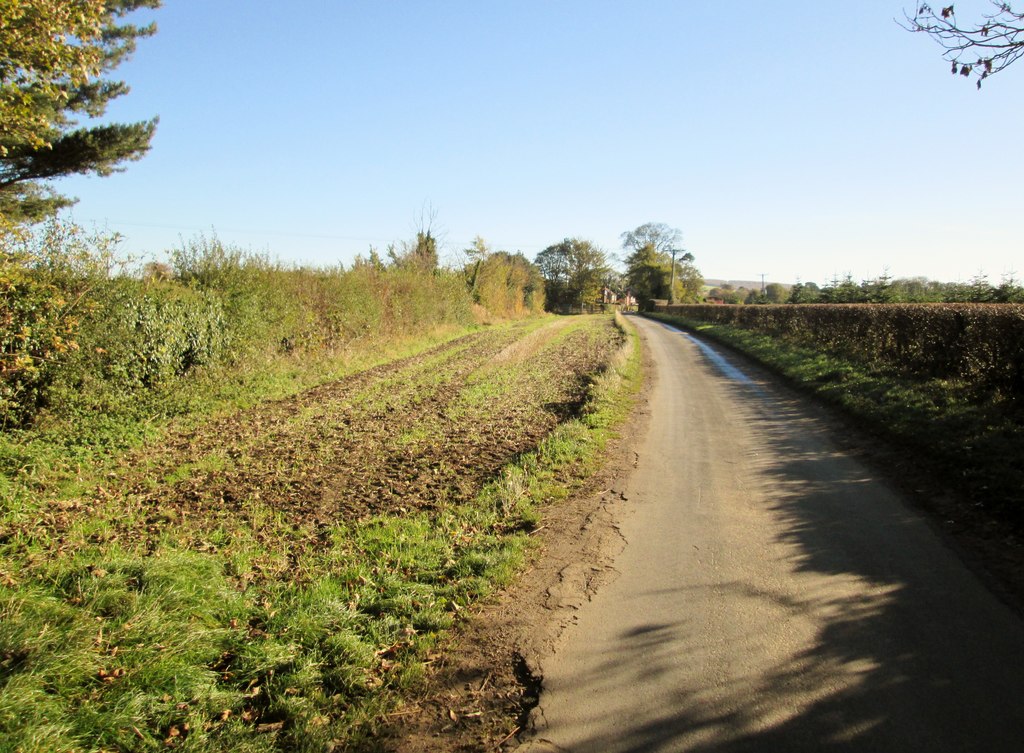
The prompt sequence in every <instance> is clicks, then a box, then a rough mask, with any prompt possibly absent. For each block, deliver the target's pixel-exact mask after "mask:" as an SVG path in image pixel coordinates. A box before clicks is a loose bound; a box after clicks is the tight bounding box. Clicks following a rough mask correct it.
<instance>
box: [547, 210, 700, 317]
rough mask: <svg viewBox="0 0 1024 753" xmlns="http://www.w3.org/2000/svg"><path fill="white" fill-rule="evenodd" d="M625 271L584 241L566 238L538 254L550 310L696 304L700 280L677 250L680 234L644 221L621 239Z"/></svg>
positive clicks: (689, 260) (691, 259)
mask: <svg viewBox="0 0 1024 753" xmlns="http://www.w3.org/2000/svg"><path fill="white" fill-rule="evenodd" d="M621 240H622V249H623V251H624V252H625V254H626V257H625V260H624V266H625V270H624V271H619V270H617V269H615V267H614V266H613V265H612V263H611V259H610V258H609V255H608V253H607V252H606V251H604V250H603V249H601V248H599V247H598V246H596V245H595V244H594V243H592V242H590V241H588V240H584V239H582V238H566V239H564V240H563V241H561V242H560V243H556V244H554V245H552V246H548V247H547V248H545V249H544V250H543V251H541V252H540V253H539V254H537V258H536V264H537V267H538V268H539V270H540V274H541V275H542V276H543V278H544V283H545V295H546V298H547V308H548V310H549V311H571V310H580V309H585V308H586V307H587V306H593V305H597V304H601V303H610V302H613V301H614V302H622V301H627V302H630V301H631V302H635V304H636V305H638V306H639V307H640V308H650V307H651V305H652V302H653V301H655V300H664V301H672V302H676V303H696V302H697V301H699V300H701V291H702V290H703V286H704V278H703V276H702V275H701V273H700V270H698V269H697V267H696V266H695V264H694V256H693V254H691V253H689V252H688V251H686V250H685V249H682V248H680V247H679V246H680V243H681V241H682V233H681V232H680V231H679V230H678V229H677V228H672V227H669V226H668V225H666V224H664V223H655V222H648V223H646V224H644V225H640V226H639V227H637V228H635V229H634V230H629V231H626V232H624V233H622V235H621Z"/></svg>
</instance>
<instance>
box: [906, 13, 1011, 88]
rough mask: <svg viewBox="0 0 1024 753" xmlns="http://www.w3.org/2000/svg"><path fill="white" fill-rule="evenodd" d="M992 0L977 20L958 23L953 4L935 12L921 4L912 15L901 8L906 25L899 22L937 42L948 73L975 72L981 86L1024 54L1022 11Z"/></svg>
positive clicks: (963, 74) (968, 76) (967, 76)
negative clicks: (940, 47) (948, 68)
mask: <svg viewBox="0 0 1024 753" xmlns="http://www.w3.org/2000/svg"><path fill="white" fill-rule="evenodd" d="M991 2H992V6H993V11H992V12H991V13H985V14H982V21H981V22H979V23H975V24H961V23H960V22H959V21H958V20H957V17H956V11H955V10H954V6H952V5H948V6H945V7H943V8H940V9H939V10H938V11H935V10H934V9H933V8H932V7H931V6H930V5H928V4H927V3H922V4H921V5H920V6H918V8H917V11H916V12H915V13H914V14H913V15H911V14H909V13H906V12H905V11H904V14H903V15H904V17H905V18H906V24H900V25H901V26H903V28H905V29H907V30H908V31H912V32H924V33H925V34H927V35H928V36H930V37H931V38H932V39H934V40H935V41H936V42H938V44H940V45H941V46H942V48H943V49H944V50H945V53H944V54H943V57H945V58H946V60H948V61H949V63H950V68H951V72H952V73H953V74H954V75H955V74H958V73H959V74H960V75H961V76H964V77H965V78H970V76H971V75H972V74H973V75H976V76H977V77H978V78H977V86H978V88H979V89H980V88H981V83H982V81H984V80H985V79H986V78H988V77H989V76H991V75H993V74H995V73H998V72H999V71H1001V70H1003V69H1004V68H1006V67H1007V66H1009V65H1011V64H1012V63H1014V62H1016V61H1017V60H1019V59H1020V58H1021V57H1024V13H1020V12H1018V11H1015V10H1013V8H1012V7H1011V5H1010V3H1005V2H997V1H996V0H991Z"/></svg>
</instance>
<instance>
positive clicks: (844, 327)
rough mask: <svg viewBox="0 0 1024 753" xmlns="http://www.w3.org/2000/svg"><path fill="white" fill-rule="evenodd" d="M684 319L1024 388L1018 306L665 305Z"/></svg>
mask: <svg viewBox="0 0 1024 753" xmlns="http://www.w3.org/2000/svg"><path fill="white" fill-rule="evenodd" d="M664 310H665V313H668V314H670V315H677V316H681V317H684V318H686V319H688V320H696V321H702V322H707V323H711V324H728V325H732V326H737V327H742V328H743V329H749V330H753V331H756V332H762V333H765V334H769V335H772V336H774V337H781V338H785V339H786V340H788V341H791V342H794V343H797V344H801V345H807V346H811V347H815V348H817V349H820V350H822V351H825V352H829V353H834V354H837V355H841V356H843V357H845V358H849V359H851V360H855V361H857V362H860V363H862V364H865V365H867V366H869V367H871V368H873V369H877V370H879V371H883V372H886V373H892V374H896V375H899V376H904V377H909V378H914V379H922V380H923V379H954V380H961V381H963V382H965V383H969V384H971V385H972V386H973V387H975V388H977V389H978V390H980V391H989V392H998V393H1000V394H1003V395H1006V396H1018V395H1021V394H1024V305H1021V304H956V303H949V304H945V303H939V304H878V305H875V304H849V305H838V304H806V305H799V304H798V305H776V306H772V305H769V306H722V305H687V306H668V307H665V309H664Z"/></svg>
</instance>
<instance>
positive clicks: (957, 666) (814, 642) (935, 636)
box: [526, 319, 1024, 753]
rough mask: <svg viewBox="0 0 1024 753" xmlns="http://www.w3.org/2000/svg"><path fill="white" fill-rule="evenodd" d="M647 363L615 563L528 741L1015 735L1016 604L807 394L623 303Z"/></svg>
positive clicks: (992, 747)
mask: <svg viewBox="0 0 1024 753" xmlns="http://www.w3.org/2000/svg"><path fill="white" fill-rule="evenodd" d="M633 321H634V322H636V324H637V325H638V327H639V328H640V329H641V331H642V332H643V333H644V335H645V338H646V341H647V346H648V347H649V349H650V352H651V354H652V357H653V360H654V364H655V367H656V374H655V379H656V382H655V384H654V388H653V394H652V396H651V403H650V411H651V421H650V424H649V429H648V431H647V432H646V434H645V436H643V437H641V438H640V439H639V442H638V450H637V451H638V455H639V458H638V467H637V469H636V472H635V474H633V476H632V478H631V480H630V481H629V482H628V485H627V488H626V492H625V495H626V497H627V499H628V505H627V507H628V510H629V511H628V512H627V513H625V514H624V519H623V520H622V521H621V526H620V530H621V533H622V535H623V537H624V538H625V541H626V546H625V549H624V550H623V553H622V554H621V555H620V556H619V557H618V558H617V559H616V561H615V569H616V571H617V576H616V577H615V579H614V580H613V581H612V582H610V583H607V584H606V585H604V586H603V587H602V588H601V589H600V590H599V591H598V592H597V594H596V595H595V596H594V598H593V599H592V600H591V601H590V602H587V603H585V604H584V605H583V607H582V608H581V609H580V611H579V612H578V621H577V624H576V625H575V626H573V627H572V628H570V631H569V633H568V636H567V638H566V642H565V644H564V646H563V647H562V648H561V649H560V650H559V651H558V652H557V653H556V654H555V655H554V656H553V657H550V658H549V659H547V660H545V661H544V663H543V666H542V667H541V669H542V672H543V692H542V694H541V698H540V705H539V707H538V709H537V710H536V711H535V718H536V721H537V733H536V735H535V737H534V739H533V741H532V742H529V743H527V745H526V749H527V750H529V751H557V750H568V751H577V752H581V753H582V752H590V751H593V752H595V753H598V752H599V753H616V752H623V753H624V752H626V751H629V752H637V753H639V752H640V751H645V752H648V751H658V752H661V751H729V752H731V751H758V752H759V753H760V752H763V751H787V752H789V751H822V750H825V751H832V750H849V751H901V752H904V751H929V753H936V752H940V751H957V752H961V751H985V752H986V753H995V752H998V751H1007V752H1008V753H1010V752H1019V751H1024V622H1022V621H1021V619H1020V618H1018V617H1017V616H1016V615H1015V614H1013V613H1012V612H1011V611H1010V610H1009V609H1007V608H1006V607H1004V606H1003V605H1002V604H1001V603H1000V602H998V601H997V600H996V599H995V598H994V597H993V596H991V595H990V594H989V593H988V591H986V590H985V588H984V587H983V586H981V585H980V583H979V582H978V581H977V580H976V578H975V577H974V575H973V574H972V573H970V572H969V571H968V570H967V569H966V568H965V567H964V565H963V564H962V563H961V562H960V561H959V560H958V559H957V557H956V555H955V554H954V553H953V552H952V551H951V550H949V549H948V548H947V547H946V546H945V545H944V543H943V542H942V540H941V539H940V538H939V537H938V536H937V534H936V533H935V532H934V531H933V529H932V528H931V527H930V526H929V524H928V523H926V522H925V521H924V520H923V519H922V518H921V517H920V516H919V515H918V514H917V513H915V512H914V511H913V510H911V509H909V508H908V507H907V506H906V505H905V504H904V503H903V502H902V501H901V499H900V498H899V496H898V495H897V494H896V493H894V492H893V491H892V490H891V489H890V488H888V487H887V486H886V484H885V483H883V482H882V481H881V480H879V479H878V478H876V477H875V476H874V475H873V474H872V473H871V472H870V471H869V470H867V469H866V468H865V467H864V466H863V465H862V464H860V463H859V462H858V461H857V460H856V459H854V458H852V457H850V456H848V455H846V454H844V453H843V452H842V451H840V450H838V449H836V445H835V444H834V443H833V442H832V441H831V440H830V437H829V430H830V429H829V427H828V426H827V425H826V424H825V423H824V422H823V421H822V420H821V419H820V418H818V417H816V416H815V413H814V411H813V410H812V409H810V408H808V407H807V406H806V405H804V404H802V402H801V400H800V399H798V398H794V397H793V396H792V395H791V394H789V393H788V392H786V391H785V390H782V389H780V388H778V387H777V386H773V384H771V383H770V382H766V381H755V380H751V379H748V378H747V377H746V376H745V375H744V373H743V371H742V368H743V367H742V366H740V368H739V369H737V368H736V367H735V366H734V365H733V363H734V362H735V360H736V359H735V358H734V357H730V358H728V359H723V358H722V357H721V356H720V355H718V354H717V353H715V352H714V351H710V350H708V349H707V346H703V345H701V344H698V343H697V342H696V341H694V340H693V339H692V338H690V337H689V336H687V335H684V334H682V333H680V332H678V331H676V330H673V329H671V328H669V327H667V326H665V325H662V324H659V323H657V322H652V321H649V320H640V319H634V320H633Z"/></svg>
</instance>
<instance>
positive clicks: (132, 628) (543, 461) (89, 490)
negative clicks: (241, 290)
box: [0, 317, 639, 751]
mask: <svg viewBox="0 0 1024 753" xmlns="http://www.w3.org/2000/svg"><path fill="white" fill-rule="evenodd" d="M549 327H551V328H553V330H552V332H551V333H550V335H544V336H541V332H542V330H545V329H547V328H549ZM534 333H536V334H537V336H536V337H535V336H534ZM524 338H530V339H531V342H532V345H530V346H529V347H525V348H516V347H515V343H516V342H517V341H519V340H521V339H524ZM634 342H635V335H633V334H632V333H630V334H628V335H627V334H625V330H623V329H619V328H616V326H615V325H614V324H613V323H612V321H611V320H610V319H609V318H602V317H591V318H576V319H572V320H561V321H558V320H552V319H541V320H531V321H526V322H522V323H519V324H516V325H514V326H511V325H504V326H500V327H494V328H491V329H488V330H487V331H484V332H480V333H477V334H474V335H470V336H468V337H465V338H462V339H461V340H458V341H455V342H452V343H447V344H443V345H440V346H437V347H436V348H434V349H433V350H430V351H427V352H425V353H421V354H418V355H414V356H411V357H409V358H405V359H402V360H399V361H396V362H393V363H389V364H384V365H381V366H379V367H375V368H374V369H370V370H368V371H366V372H361V373H359V374H354V375H352V376H351V377H349V378H348V379H345V380H341V381H339V382H337V383H333V384H327V385H323V386H321V387H317V388H315V389H312V390H308V391H307V392H304V393H301V394H299V395H296V396H293V397H287V398H283V399H281V400H278V401H274V402H270V403H265V404H257V405H253V406H251V407H249V408H246V409H245V410H243V411H241V412H239V413H238V414H237V415H234V414H228V415H224V416H222V417H220V418H217V419H215V420H212V421H210V422H209V424H208V425H204V424H202V423H196V422H194V423H191V424H188V425H185V426H182V427H181V428H180V430H178V431H177V433H176V432H171V433H170V434H169V435H168V436H167V437H166V438H165V439H163V440H161V442H155V443H152V444H149V445H147V446H146V447H144V448H142V449H139V450H137V451H134V452H133V453H131V454H129V455H127V456H125V457H124V458H123V459H122V461H121V462H118V463H113V464H111V465H109V466H108V467H107V468H104V469H103V471H102V472H101V473H95V472H90V471H88V470H87V469H81V471H79V472H78V473H77V476H76V477H75V478H74V479H71V480H68V479H63V480H56V479H54V478H53V477H40V478H38V479H35V480H29V479H27V478H25V477H23V476H16V477H15V478H13V479H12V481H11V483H12V485H22V486H23V487H24V486H31V490H32V491H31V494H29V493H28V492H26V501H25V503H24V504H22V505H10V506H7V507H5V508H4V510H3V514H2V516H0V751H32V750H39V751H42V750H71V749H79V750H97V751H98V750H111V751H112V750H117V751H149V750H158V749H159V750H175V749H180V750H194V751H227V750H231V751H235V750H247V751H285V750H287V751H324V750H346V749H366V748H367V747H372V744H373V743H372V739H373V735H374V734H375V731H376V730H377V729H378V727H379V726H380V725H381V724H382V723H383V720H385V719H386V715H387V714H388V713H390V712H391V711H392V710H393V709H394V708H395V705H396V704H397V703H398V702H399V700H400V698H401V697H402V694H403V693H405V692H407V691H408V689H409V688H410V687H412V686H414V685H415V684H416V683H418V682H419V681H420V680H421V679H422V677H423V676H424V673H425V672H426V668H427V667H428V666H429V663H430V662H432V661H434V659H435V654H434V652H435V651H436V650H437V645H438V639H439V637H440V635H441V634H442V632H443V631H444V630H446V629H448V628H449V627H450V626H451V625H452V624H453V623H454V621H456V620H458V619H459V615H460V614H461V613H462V612H464V610H465V609H466V608H467V607H468V606H470V605H471V604H472V603H473V602H474V601H476V600H478V599H480V598H483V597H485V596H486V595H487V594H489V593H491V592H492V591H493V589H494V588H495V587H497V586H499V585H501V584H504V583H508V582H509V581H510V580H511V579H512V578H513V577H514V576H515V574H516V573H517V572H518V571H519V569H520V568H521V567H522V565H523V562H524V560H525V557H526V556H527V552H528V550H529V547H530V542H531V541H532V539H531V537H530V535H529V533H530V531H531V530H532V528H533V527H534V526H536V525H538V523H539V521H540V516H541V515H542V514H543V512H542V511H543V505H544V504H547V503H549V502H551V501H557V499H559V498H561V497H563V496H565V495H566V494H568V493H569V490H571V489H572V488H574V487H575V486H577V485H578V484H579V483H581V481H580V479H581V477H582V476H583V475H585V473H586V472H588V471H589V470H592V469H593V467H594V466H595V464H596V463H597V451H598V449H599V448H600V447H601V446H602V444H603V443H604V442H605V441H607V438H608V437H609V436H610V435H611V434H612V432H613V431H614V425H615V421H617V420H621V418H622V417H623V416H624V415H625V411H626V409H627V406H628V404H629V399H630V398H629V396H630V389H631V388H632V387H633V386H635V384H636V383H637V380H638V379H639V368H638V364H637V358H636V353H635V350H634V351H633V355H632V356H629V357H628V358H627V357H626V356H625V355H622V354H621V348H622V347H623V346H625V347H627V348H629V347H635V346H634ZM501 353H507V354H509V355H508V356H507V358H508V359H509V360H506V361H505V363H504V365H503V366H502V368H499V369H495V368H493V361H494V360H495V358H496V356H497V355H498V354H501ZM515 354H518V356H517V355H515ZM617 354H618V355H617ZM519 356H522V358H519ZM517 359H518V360H517ZM612 372H614V373H612ZM602 373H603V374H604V376H597V377H595V375H598V374H602ZM491 381H493V384H489V382H491ZM469 385H473V386H475V387H476V388H478V389H477V391H476V394H475V395H474V396H473V397H472V399H469V400H466V401H463V400H462V399H461V395H462V394H463V390H464V389H465V388H467V387H468V386H469ZM570 406H571V407H570ZM361 448H362V449H361ZM362 450H365V452H363V451H362ZM72 481H73V483H72ZM29 497H31V498H32V499H31V501H30V500H29V499H28V498H29Z"/></svg>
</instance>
